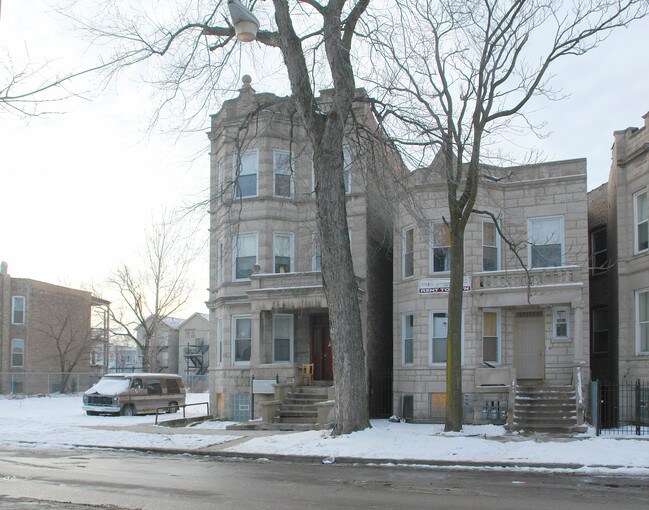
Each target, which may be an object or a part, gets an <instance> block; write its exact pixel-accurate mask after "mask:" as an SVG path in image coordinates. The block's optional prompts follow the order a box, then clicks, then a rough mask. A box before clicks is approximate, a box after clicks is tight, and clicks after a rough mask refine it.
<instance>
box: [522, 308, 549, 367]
mask: <svg viewBox="0 0 649 510" xmlns="http://www.w3.org/2000/svg"><path fill="white" fill-rule="evenodd" d="M544 349H545V327H544V321H543V311H529V312H527V311H525V312H517V313H516V319H515V321H514V368H515V369H516V378H517V379H535V380H539V379H544V377H545V370H544V365H545V361H544V356H543V354H544Z"/></svg>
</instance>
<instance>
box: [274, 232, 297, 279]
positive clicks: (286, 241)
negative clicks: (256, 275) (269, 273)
mask: <svg viewBox="0 0 649 510" xmlns="http://www.w3.org/2000/svg"><path fill="white" fill-rule="evenodd" d="M273 266H274V272H275V273H290V272H291V271H292V270H293V234H273Z"/></svg>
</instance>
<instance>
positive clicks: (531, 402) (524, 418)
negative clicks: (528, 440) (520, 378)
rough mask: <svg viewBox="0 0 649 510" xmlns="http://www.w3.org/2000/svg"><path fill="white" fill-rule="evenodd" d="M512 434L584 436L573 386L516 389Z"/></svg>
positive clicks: (510, 425)
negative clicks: (541, 433)
mask: <svg viewBox="0 0 649 510" xmlns="http://www.w3.org/2000/svg"><path fill="white" fill-rule="evenodd" d="M506 428H507V429H508V430H512V431H523V432H544V433H550V434H574V433H580V432H585V431H586V430H587V428H586V426H584V425H579V424H578V423H577V395H576V394H575V388H574V387H573V386H517V387H516V395H515V398H514V416H513V420H512V423H511V424H508V425H507V427H506Z"/></svg>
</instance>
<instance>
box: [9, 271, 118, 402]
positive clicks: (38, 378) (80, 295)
mask: <svg viewBox="0 0 649 510" xmlns="http://www.w3.org/2000/svg"><path fill="white" fill-rule="evenodd" d="M108 305H109V303H108V302H106V301H103V300H100V299H97V298H93V296H92V294H91V293H90V292H86V291H82V290H76V289H70V288H67V287H62V286H60V285H52V284H50V283H45V282H40V281H36V280H31V279H28V278H13V277H11V276H10V275H9V273H8V271H7V264H6V263H5V262H3V263H2V266H1V268H0V373H1V375H0V393H28V394H33V393H48V392H53V391H76V390H79V389H82V388H78V387H77V385H81V383H79V382H78V381H80V379H79V378H76V377H70V376H69V374H70V373H72V374H80V373H83V374H86V375H89V374H91V373H92V372H95V373H96V374H97V375H101V374H102V373H103V372H104V371H105V368H106V364H107V363H108V356H107V345H108V337H107V322H104V323H103V324H101V325H98V327H96V328H93V323H92V318H91V314H92V307H93V306H97V307H100V308H105V307H107V306H108ZM103 315H104V314H102V316H103ZM93 353H94V356H93ZM98 353H101V355H98ZM91 365H92V366H91ZM86 379H88V378H86ZM86 379H84V383H83V385H86V384H88V381H87V380H86Z"/></svg>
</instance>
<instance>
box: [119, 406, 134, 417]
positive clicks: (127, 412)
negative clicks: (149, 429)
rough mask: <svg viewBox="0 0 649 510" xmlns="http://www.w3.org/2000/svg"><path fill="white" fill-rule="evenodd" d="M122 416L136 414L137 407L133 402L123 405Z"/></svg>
mask: <svg viewBox="0 0 649 510" xmlns="http://www.w3.org/2000/svg"><path fill="white" fill-rule="evenodd" d="M122 416H135V407H133V406H132V405H131V404H126V405H125V406H124V407H122Z"/></svg>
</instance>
